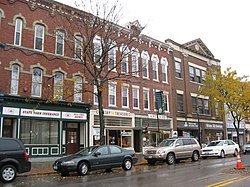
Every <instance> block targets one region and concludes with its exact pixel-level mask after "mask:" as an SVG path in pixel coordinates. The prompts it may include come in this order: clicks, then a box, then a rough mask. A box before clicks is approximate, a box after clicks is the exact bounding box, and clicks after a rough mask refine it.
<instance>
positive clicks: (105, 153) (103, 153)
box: [96, 147, 109, 155]
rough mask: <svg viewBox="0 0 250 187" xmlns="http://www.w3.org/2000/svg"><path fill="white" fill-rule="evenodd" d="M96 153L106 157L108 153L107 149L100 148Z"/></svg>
mask: <svg viewBox="0 0 250 187" xmlns="http://www.w3.org/2000/svg"><path fill="white" fill-rule="evenodd" d="M96 152H97V153H101V155H107V154H108V153H109V152H108V147H100V148H99V149H98V150H97V151H96Z"/></svg>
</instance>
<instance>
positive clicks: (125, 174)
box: [0, 154, 250, 187]
mask: <svg viewBox="0 0 250 187" xmlns="http://www.w3.org/2000/svg"><path fill="white" fill-rule="evenodd" d="M241 160H242V163H243V166H249V165H250V164H249V163H250V155H249V154H248V155H242V156H241ZM235 166H236V157H227V158H225V159H217V158H211V159H206V160H202V159H201V160H200V161H198V162H191V160H185V161H181V162H180V163H178V164H175V165H172V166H169V165H167V164H165V163H157V164H156V166H148V165H138V166H135V167H134V168H133V169H132V170H131V171H123V170H122V169H114V170H113V172H112V173H104V172H103V171H97V172H91V173H90V174H89V175H87V176H83V177H80V176H77V174H74V173H72V174H71V175H70V176H68V177H61V176H60V175H59V174H53V175H47V176H27V177H18V178H17V179H16V180H15V181H14V182H13V183H10V184H2V183H0V186H1V185H2V186H3V187H14V186H20V187H31V186H36V187H43V186H44V187H56V186H60V187H85V186H86V187H102V186H105V187H109V186H116V187H119V186H131V187H134V186H135V187H137V186H138V187H142V186H143V187H152V186H157V187H160V186H164V187H166V186H168V187H169V186H175V187H179V186H180V187H182V186H185V187H201V186H208V187H213V186H221V184H224V186H226V185H227V186H241V187H244V186H249V184H250V176H249V175H240V174H237V173H235V172H233V173H228V172H227V173H226V172H225V170H227V169H230V168H234V167H235ZM225 184H226V185H225Z"/></svg>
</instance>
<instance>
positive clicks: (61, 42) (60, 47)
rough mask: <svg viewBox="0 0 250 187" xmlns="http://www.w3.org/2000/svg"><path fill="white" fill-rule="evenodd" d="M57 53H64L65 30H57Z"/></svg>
mask: <svg viewBox="0 0 250 187" xmlns="http://www.w3.org/2000/svg"><path fill="white" fill-rule="evenodd" d="M55 53H56V54H57V55H64V32H62V31H56V51H55Z"/></svg>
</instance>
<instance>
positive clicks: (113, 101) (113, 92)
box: [109, 84, 116, 106]
mask: <svg viewBox="0 0 250 187" xmlns="http://www.w3.org/2000/svg"><path fill="white" fill-rule="evenodd" d="M109 106H116V85H115V84H109Z"/></svg>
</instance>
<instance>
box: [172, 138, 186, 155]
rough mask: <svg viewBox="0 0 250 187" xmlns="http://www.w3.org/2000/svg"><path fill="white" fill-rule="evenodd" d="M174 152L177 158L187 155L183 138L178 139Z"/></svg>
mask: <svg viewBox="0 0 250 187" xmlns="http://www.w3.org/2000/svg"><path fill="white" fill-rule="evenodd" d="M174 152H175V156H176V158H177V159H179V158H184V157H185V150H184V148H183V141H182V139H178V140H176V143H175V148H174Z"/></svg>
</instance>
